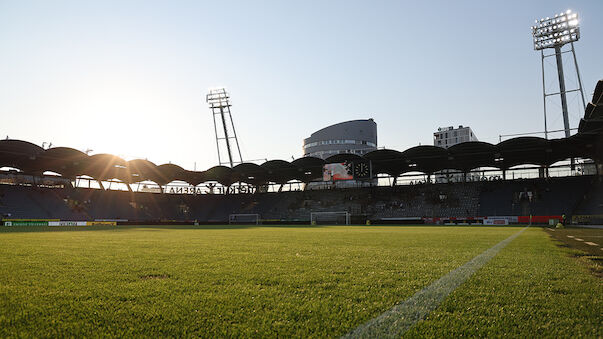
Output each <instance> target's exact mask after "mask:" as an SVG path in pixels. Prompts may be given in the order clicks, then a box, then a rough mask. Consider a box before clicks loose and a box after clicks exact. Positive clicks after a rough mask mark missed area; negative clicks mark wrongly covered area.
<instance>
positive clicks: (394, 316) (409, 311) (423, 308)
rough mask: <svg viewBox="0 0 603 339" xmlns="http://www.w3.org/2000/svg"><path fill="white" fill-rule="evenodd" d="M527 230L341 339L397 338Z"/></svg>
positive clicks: (491, 248)
mask: <svg viewBox="0 0 603 339" xmlns="http://www.w3.org/2000/svg"><path fill="white" fill-rule="evenodd" d="M528 227H529V226H526V227H524V228H522V229H521V230H520V231H519V232H516V233H515V234H513V235H511V236H510V237H508V238H507V239H505V240H503V241H501V242H499V243H498V244H496V245H494V246H492V247H490V248H489V249H487V250H485V251H484V252H482V253H481V254H479V255H477V256H476V257H474V258H473V259H471V260H469V261H468V262H467V263H465V264H464V265H463V266H461V267H458V268H456V269H454V270H452V271H451V272H450V273H448V274H446V275H445V276H443V277H441V278H440V279H438V280H437V281H435V282H434V283H432V284H431V285H429V286H427V287H425V288H424V289H422V290H420V291H419V292H417V293H415V294H414V295H413V296H412V297H410V298H408V299H406V300H405V301H403V302H401V303H399V304H397V305H396V306H394V307H392V308H390V309H389V310H387V311H385V312H384V313H382V314H380V315H379V316H377V317H376V318H373V319H371V320H369V321H368V322H366V323H364V324H363V325H360V326H358V327H357V328H356V329H354V330H353V331H352V332H349V333H348V334H346V335H344V336H343V337H342V338H399V337H400V336H402V334H404V332H406V331H408V330H409V329H410V328H411V327H412V326H413V325H414V324H416V323H417V322H419V321H420V320H422V319H424V318H425V317H426V316H427V315H428V314H429V313H430V312H431V311H433V310H435V309H436V308H437V307H438V305H439V304H440V303H441V302H442V301H443V300H444V299H445V298H446V297H447V296H448V295H449V294H450V293H452V292H453V291H454V290H455V289H456V288H457V287H459V286H460V285H461V284H463V283H464V282H465V281H466V280H467V279H468V278H469V277H470V276H472V275H473V273H475V271H477V270H478V269H479V268H480V267H482V266H484V265H485V264H486V263H487V262H488V261H490V259H492V258H493V257H494V256H495V255H496V254H497V253H498V252H499V251H500V250H501V249H503V248H504V247H505V246H507V245H508V244H509V243H510V242H511V241H513V239H515V238H517V237H518V236H519V235H520V234H521V233H523V231H525V230H526V229H527V228H528Z"/></svg>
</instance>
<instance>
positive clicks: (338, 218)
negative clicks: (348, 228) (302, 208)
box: [310, 211, 351, 225]
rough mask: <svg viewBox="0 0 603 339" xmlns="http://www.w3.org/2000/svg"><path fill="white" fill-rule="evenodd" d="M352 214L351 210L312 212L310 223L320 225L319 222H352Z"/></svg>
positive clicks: (347, 223)
mask: <svg viewBox="0 0 603 339" xmlns="http://www.w3.org/2000/svg"><path fill="white" fill-rule="evenodd" d="M350 219H351V215H350V212H346V211H338V212H310V224H311V225H318V224H319V223H327V224H336V225H339V224H341V223H345V225H349V224H350Z"/></svg>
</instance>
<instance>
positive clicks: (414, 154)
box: [0, 11, 603, 338]
mask: <svg viewBox="0 0 603 339" xmlns="http://www.w3.org/2000/svg"><path fill="white" fill-rule="evenodd" d="M564 13H565V14H564ZM564 13H560V14H559V15H557V16H555V19H553V20H552V21H551V19H550V18H546V19H544V18H543V19H542V20H541V21H539V22H537V26H534V27H533V28H532V29H533V32H534V38H535V40H534V44H535V49H536V50H541V49H542V50H545V49H547V48H548V49H552V48H559V49H558V51H561V47H563V46H566V47H567V46H569V44H570V43H571V48H572V49H571V50H569V51H571V52H573V42H575V41H577V40H578V38H579V32H578V35H572V34H574V33H573V31H571V32H570V31H569V30H567V35H564V34H566V33H564V32H566V30H565V28H566V26H567V24H568V23H569V25H570V26H571V25H574V24H572V23H571V22H570V20H571V19H572V18H575V16H572V14H571V12H569V11H568V12H564ZM557 18H558V19H557ZM556 20H559V21H558V22H557V21H556ZM563 20H565V21H563ZM548 24H551V25H552V24H555V26H554V27H555V28H551V30H550V31H549V30H548V26H546V25H548ZM557 25H558V26H559V28H557ZM575 25H577V23H576V24H575ZM551 27H553V26H551ZM540 30H543V31H546V34H545V33H542V32H540ZM549 33H550V34H551V35H550V37H549V35H547V34H549ZM553 33H554V34H555V35H554V39H553V35H552V34H553ZM543 34H544V35H543ZM557 34H559V35H557ZM558 36H559V39H557V37H558ZM566 38H567V39H566ZM560 53H561V52H559V54H558V55H560ZM542 55H543V65H544V62H545V61H544V58H545V54H542ZM574 60H575V55H574ZM577 69H578V68H577V63H576V72H577ZM543 72H544V66H543ZM561 74H562V73H561ZM562 76H563V75H561V77H562ZM543 79H544V74H543ZM560 79H561V78H560ZM560 82H561V83H563V81H561V80H560ZM580 86H582V85H581V84H580ZM580 91H582V88H581V87H580ZM569 92H570V91H569V90H567V89H565V88H564V87H561V88H560V89H559V92H558V93H555V95H559V96H561V97H562V103H564V105H565V100H566V99H565V93H569ZM546 95H547V94H546V92H545V100H546ZM587 99H588V100H587V102H585V105H584V109H583V111H582V112H581V116H580V120H579V124H578V127H577V128H576V129H571V131H573V133H570V128H569V124H566V125H565V129H564V130H562V131H563V132H565V137H562V138H552V137H550V136H549V135H547V134H545V136H544V137H541V136H534V135H515V136H513V137H510V138H506V139H505V140H502V138H501V139H500V142H498V143H490V142H486V141H479V140H478V139H477V137H476V136H475V135H474V133H473V130H471V128H469V127H466V126H465V127H463V126H459V128H458V129H456V128H454V127H447V128H440V129H438V132H436V133H434V140H433V141H434V144H433V145H418V146H413V147H410V148H406V149H392V148H383V147H379V146H378V144H377V130H378V129H377V122H379V123H381V124H388V123H389V122H388V121H375V120H373V119H372V118H370V119H359V120H349V121H344V122H341V123H337V124H334V125H331V126H327V127H325V128H322V129H319V130H317V131H316V132H315V133H312V134H311V135H310V137H308V138H305V139H304V140H303V150H304V154H303V156H301V157H298V158H296V159H276V160H268V159H261V160H253V161H245V160H244V159H243V157H242V156H241V149H240V148H239V140H238V139H237V134H236V132H235V128H234V126H235V125H234V122H233V120H232V116H231V112H230V107H231V105H230V101H229V100H230V95H229V93H228V92H227V91H226V90H225V89H218V90H210V92H209V94H208V95H207V97H206V103H208V104H209V108H210V113H211V114H212V115H213V119H214V120H213V123H214V125H213V127H214V128H215V129H214V131H215V140H216V145H205V147H206V148H208V149H212V150H214V147H215V146H217V153H218V154H217V155H218V164H217V165H215V166H212V167H209V168H206V169H204V170H197V169H196V168H195V169H192V170H191V169H186V166H180V165H178V164H177V163H153V162H151V161H150V160H147V159H145V158H137V159H131V160H126V159H124V158H123V157H120V156H117V155H113V154H108V153H95V154H90V153H91V152H88V151H81V150H79V149H78V148H77V147H75V146H74V147H67V146H61V147H50V146H48V147H45V145H42V146H40V145H37V144H36V143H35V142H34V141H32V140H20V139H11V138H8V137H7V138H6V139H3V140H0V218H1V220H0V273H1V274H0V337H3V338H13V337H96V336H99V337H208V338H209V337H211V338H215V337H229V338H230V337H257V338H263V337H319V338H323V337H346V338H348V337H349V338H394V337H396V338H398V337H460V336H469V337H507V336H508V337H593V338H600V337H602V336H603V325H602V324H603V298H602V296H603V284H602V283H601V282H602V280H601V279H603V261H602V260H603V80H599V81H598V82H597V83H596V84H594V91H593V92H592V95H589V97H588V98H587ZM564 107H565V106H564ZM564 109H565V108H564ZM564 112H565V113H567V112H566V111H564ZM484 119H486V118H484ZM545 119H546V104H545ZM239 127H240V126H239ZM244 128H245V127H244ZM453 133H454V134H453ZM545 133H546V120H545ZM166 142H169V141H166ZM174 147H177V145H174ZM140 148H141V149H140V152H139V153H140V154H143V155H144V152H146V151H150V150H149V149H145V148H144V146H142V145H141V147H140Z"/></svg>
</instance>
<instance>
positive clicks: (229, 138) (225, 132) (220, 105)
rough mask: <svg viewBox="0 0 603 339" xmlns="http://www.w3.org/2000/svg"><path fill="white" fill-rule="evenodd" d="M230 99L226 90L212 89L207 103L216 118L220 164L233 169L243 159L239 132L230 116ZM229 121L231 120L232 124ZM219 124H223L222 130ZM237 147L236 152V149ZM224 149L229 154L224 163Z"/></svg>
mask: <svg viewBox="0 0 603 339" xmlns="http://www.w3.org/2000/svg"><path fill="white" fill-rule="evenodd" d="M229 99H230V96H229V94H228V92H227V91H226V89H225V88H218V89H212V90H210V91H209V93H208V94H207V96H206V101H207V103H208V104H209V109H210V110H211V112H212V115H213V118H214V131H215V133H216V147H217V149H218V162H219V164H220V165H230V167H233V166H234V165H235V164H240V163H242V162H243V157H242V156H241V148H240V147H239V140H238V139H237V132H236V131H235V127H234V122H233V121H232V115H231V114H230V106H231V105H230V101H229ZM216 116H218V118H217V119H218V121H219V122H218V121H216ZM227 120H230V124H229V123H228V122H227ZM218 123H219V124H221V126H222V127H221V128H218ZM235 147H236V150H235V149H234V148H235ZM224 148H226V150H225V151H226V153H227V154H228V160H224V161H223V160H222V156H223V155H222V154H223V153H224V150H223V149H224ZM237 156H238V158H237Z"/></svg>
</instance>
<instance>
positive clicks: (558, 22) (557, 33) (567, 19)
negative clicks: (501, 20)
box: [532, 10, 586, 139]
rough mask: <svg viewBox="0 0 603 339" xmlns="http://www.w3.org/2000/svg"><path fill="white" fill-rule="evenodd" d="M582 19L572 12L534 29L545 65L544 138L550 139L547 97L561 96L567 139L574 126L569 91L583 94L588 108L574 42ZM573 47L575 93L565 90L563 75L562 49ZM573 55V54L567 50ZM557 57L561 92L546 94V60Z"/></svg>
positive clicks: (541, 20)
mask: <svg viewBox="0 0 603 339" xmlns="http://www.w3.org/2000/svg"><path fill="white" fill-rule="evenodd" d="M578 23H579V18H578V14H577V13H572V11H571V10H567V11H565V12H563V13H560V14H556V15H555V16H554V17H553V18H549V17H547V18H542V19H540V20H536V25H535V26H532V36H533V37H534V50H537V51H540V55H541V62H542V93H543V102H544V136H545V138H546V139H548V129H547V121H546V120H547V119H546V116H547V114H546V113H547V112H546V111H547V107H546V98H547V96H551V95H557V94H559V95H560V97H561V109H562V111H563V126H564V131H565V136H566V137H569V136H570V124H569V115H568V108H567V96H566V94H567V93H569V92H575V91H580V94H581V98H582V106H583V108H586V102H585V100H584V91H583V90H582V80H581V79H580V72H579V70H578V61H577V60H576V52H575V50H574V41H578V40H579V39H580V26H579V25H578ZM568 43H569V44H570V46H571V52H572V55H573V57H574V65H575V66H576V73H577V76H578V88H577V89H574V90H569V91H568V90H566V87H565V76H564V73H563V55H562V54H563V53H566V52H563V51H561V48H562V47H563V46H564V45H566V44H568ZM547 48H553V49H554V50H555V53H554V54H550V55H545V54H544V50H545V49H547ZM567 52H569V51H567ZM551 56H555V58H556V61H557V77H558V79H559V92H558V93H549V94H547V93H546V87H545V86H546V83H545V79H544V77H545V72H544V59H545V58H547V57H551Z"/></svg>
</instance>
